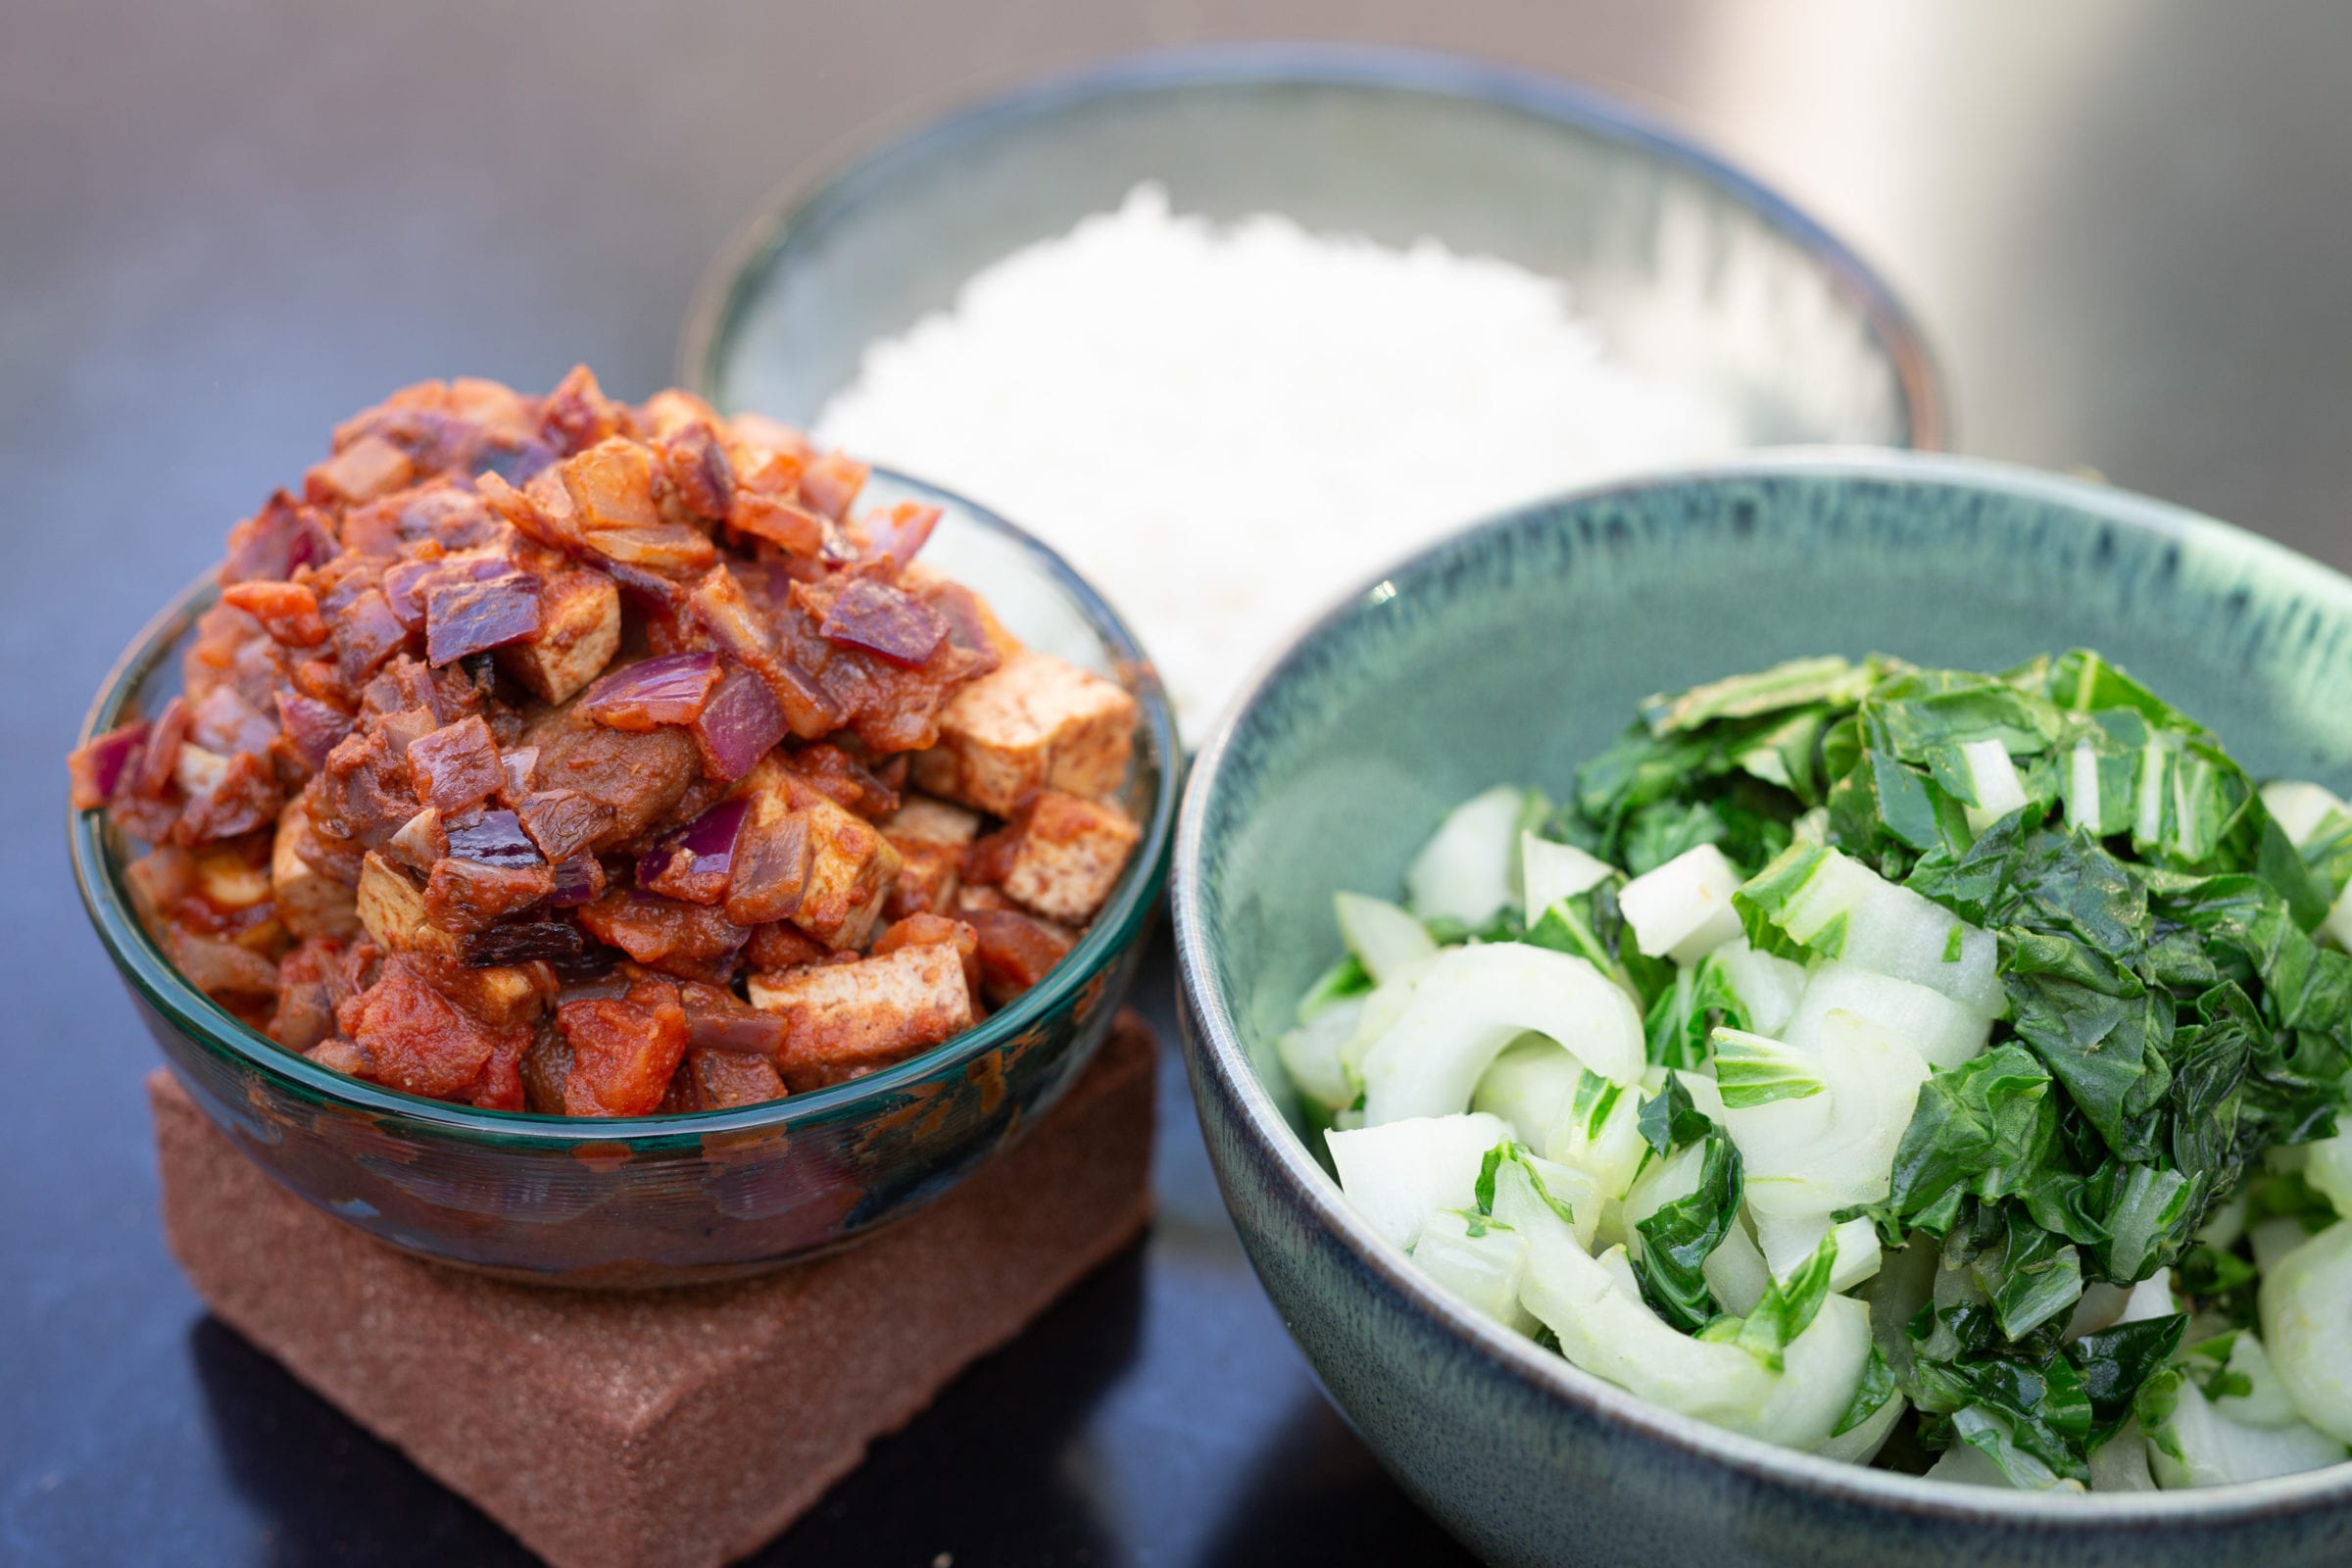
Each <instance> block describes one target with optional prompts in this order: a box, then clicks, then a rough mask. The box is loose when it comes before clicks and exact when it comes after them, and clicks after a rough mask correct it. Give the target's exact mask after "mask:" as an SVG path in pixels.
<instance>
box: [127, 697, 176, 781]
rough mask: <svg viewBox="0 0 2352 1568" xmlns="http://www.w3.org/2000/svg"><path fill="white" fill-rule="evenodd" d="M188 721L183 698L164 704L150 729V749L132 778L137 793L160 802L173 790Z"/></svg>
mask: <svg viewBox="0 0 2352 1568" xmlns="http://www.w3.org/2000/svg"><path fill="white" fill-rule="evenodd" d="M188 724H189V716H188V705H187V703H186V701H185V700H184V699H182V698H178V697H174V698H172V700H171V701H170V702H168V703H166V704H165V705H164V711H162V712H161V713H158V714H157V715H156V718H155V723H154V726H153V727H152V728H150V729H149V730H148V732H147V750H146V751H145V752H144V753H142V754H141V755H140V757H139V765H138V770H137V771H136V772H135V773H133V774H132V775H131V777H130V788H131V789H132V790H133V791H134V792H135V793H137V794H140V795H145V796H150V797H152V798H154V799H156V800H159V801H160V800H162V799H163V798H164V793H165V792H166V791H167V790H169V789H171V787H172V772H173V770H174V769H176V768H177V767H178V765H179V748H180V744H181V743H182V742H183V741H185V740H186V739H187V738H188Z"/></svg>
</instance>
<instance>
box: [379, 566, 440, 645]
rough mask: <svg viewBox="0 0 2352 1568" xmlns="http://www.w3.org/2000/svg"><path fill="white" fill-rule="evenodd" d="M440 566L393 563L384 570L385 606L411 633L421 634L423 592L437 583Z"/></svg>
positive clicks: (422, 625) (422, 626)
mask: <svg viewBox="0 0 2352 1568" xmlns="http://www.w3.org/2000/svg"><path fill="white" fill-rule="evenodd" d="M440 576H441V563H440V562H439V561H438V560H435V561H396V562H394V563H393V564H391V565H389V566H386V567H385V568H384V603H385V604H387V605H390V606H391V607H392V613H393V614H395V615H398V616H399V617H400V623H401V624H402V625H404V626H406V627H408V628H409V630H411V631H422V630H424V594H425V590H426V589H428V588H430V587H432V585H433V584H434V583H435V582H436V581H438V580H439V579H440Z"/></svg>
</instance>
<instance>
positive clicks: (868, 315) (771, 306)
mask: <svg viewBox="0 0 2352 1568" xmlns="http://www.w3.org/2000/svg"><path fill="white" fill-rule="evenodd" d="M1144 180H1156V181H1158V182H1159V183H1160V184H1162V185H1164V186H1166V187H1167V190H1168V192H1169V196H1170V199H1171V201H1172V203H1173V205H1174V207H1175V209H1176V210H1177V211H1178V212H1183V213H1200V214H1203V215H1205V216H1207V217H1209V218H1211V219H1219V220H1230V219H1236V218H1242V217H1246V216H1248V215H1250V214H1252V213H1260V212H1278V213H1287V214H1289V215H1290V216H1291V217H1293V218H1295V219H1297V220H1298V221H1300V222H1301V223H1303V224H1305V225H1306V226H1308V227H1309V228H1312V229H1316V230H1319V231H1324V232H1337V233H1352V234H1362V235H1366V236H1368V237H1370V238H1372V239H1374V240H1378V241H1381V242H1383V243H1386V244H1391V245H1406V244H1410V243H1411V242H1412V241H1414V240H1416V239H1419V238H1422V237H1423V236H1431V237H1435V238H1436V239H1439V240H1441V241H1443V242H1445V243H1446V245H1447V246H1449V247H1451V248H1452V249H1454V250H1457V251H1461V252H1466V253H1472V254H1485V255H1492V256H1498V257H1501V258H1503V259H1504V260H1506V261H1510V262H1515V263H1517V264H1519V265H1520V266H1522V267H1526V268H1529V269H1532V270H1535V271H1538V272H1542V273H1545V274H1547V275H1550V276H1553V277H1558V278H1561V279H1563V280H1565V281H1566V283H1567V284H1568V286H1569V289H1570V291H1571V294H1572V297H1573V298H1574V300H1575V302H1576V308H1577V311H1578V313H1579V314H1580V315H1581V316H1583V317H1585V318H1587V319H1591V320H1592V321H1593V323H1594V325H1595V326H1596V327H1597V328H1598V330H1599V332H1600V335H1601V337H1602V339H1603V340H1604V341H1605V342H1606V343H1607V345H1608V347H1609V350H1610V352H1611V353H1612V354H1613V355H1614V356H1615V357H1616V358H1618V359H1619V360H1621V361H1623V362H1624V363H1627V364H1630V365H1632V366H1634V367H1636V368H1640V369H1642V370H1643V371H1645V372H1647V373H1649V374H1650V375H1652V376H1654V377H1656V378H1659V379H1662V380H1666V381H1670V382H1672V383H1674V384H1676V385H1680V386H1683V387H1686V388H1688V389H1690V390H1691V391H1693V392H1695V393H1697V394H1699V395H1701V396H1703V397H1705V398H1706V399H1708V400H1709V401H1711V402H1713V403H1715V404H1716V405H1718V406H1719V407H1721V408H1722V409H1723V410H1724V411H1725V412H1726V414H1727V416H1728V418H1729V421H1730V423H1731V425H1732V427H1733V428H1734V429H1735V430H1736V431H1737V432H1738V435H1739V439H1740V443H1741V444H1742V445H1747V446H1771V445H1780V444H1787V443H1792V442H1842V443H1856V444H1864V445H1873V446H1892V447H1917V448H1926V449H1934V448H1937V447H1940V446H1942V445H1944V444H1945V442H1946V440H1947V438H1948V432H1947V429H1946V416H1945V410H1944V399H1943V395H1942V391H1941V388H1940V384H1939V382H1938V378H1937V375H1936V367H1935V363H1934V360H1933V358H1932V357H1931V355H1930V354H1929V352H1928V348H1927V345H1926V344H1925V342H1924V341H1923V340H1922V338H1921V336H1920V333H1919V331H1918V329H1917V327H1916V326H1915V325H1914V324H1913V323H1912V321H1911V319H1910V318H1909V316H1908V315H1907V314H1906V313H1905V311H1904V310H1903V308H1902V306H1901V304H1900V303H1899V302H1898V301H1897V299H1896V298H1895V295H1894V292H1893V291H1892V290H1891V289H1890V288H1888V287H1887V284H1886V283H1885V282H1884V281H1883V280H1881V279H1880V278H1879V276H1878V275H1877V274H1876V273H1875V272H1874V271H1873V270H1871V269H1870V267H1869V266H1868V265H1867V264H1865V263H1864V262H1862V261H1861V260H1860V259H1859V258H1858V257H1856V256H1855V255H1854V254H1853V252H1852V251H1850V250H1848V249H1847V248H1846V247H1845V246H1844V245H1842V244H1840V243H1839V242H1838V240H1837V239H1836V238H1835V237H1834V236H1832V235H1831V234H1829V233H1828V232H1826V231H1825V230H1824V229H1823V228H1822V227H1821V225H1820V224H1818V223H1816V222H1815V221H1813V220H1812V219H1810V218H1808V217H1807V216H1806V215H1805V214H1803V213H1802V212H1800V211H1799V210H1798V209H1797V208H1795V207H1794V206H1792V205H1791V204H1790V203H1789V201H1787V200H1786V199H1785V198H1783V197H1781V196H1780V195H1778V194H1776V193H1775V192H1773V191H1771V190H1769V189H1767V188H1766V187H1764V186H1763V185H1761V184H1759V183H1758V182H1757V181H1756V180H1754V179H1753V178H1751V177H1750V176H1748V175H1747V174H1745V173H1744V172H1741V171H1740V170H1739V169H1737V168H1735V167H1733V166H1732V165H1730V164H1727V163H1725V162H1724V161H1722V160H1721V159H1719V158H1716V157H1715V156H1713V155H1712V154H1710V153H1708V152H1707V151H1705V150H1704V149H1703V148H1701V147H1699V146H1697V145H1695V144H1693V143H1692V142H1691V141H1690V140H1689V139H1688V138H1686V137H1684V136H1682V135H1680V134H1678V133H1677V132H1675V131H1673V130H1671V129H1669V128H1667V127H1665V126H1664V125H1661V124H1658V123H1652V122H1650V121H1649V120H1647V119H1646V118H1644V117H1642V116H1641V115H1639V114H1637V113H1635V112H1633V111H1631V110H1628V109H1627V108H1625V107H1624V106H1622V105H1620V104H1617V103H1614V102H1612V101H1610V100H1609V99H1607V98H1604V97H1602V96H1600V95H1599V94H1596V93H1591V92H1586V91H1583V90H1580V89H1578V88H1575V87H1572V86H1569V85H1567V84H1565V83H1563V82H1559V81H1556V80H1553V79H1550V78H1548V77H1544V76H1539V75H1534V74H1531V73H1525V72H1518V71H1512V70H1509V69H1506V68H1503V67H1499V66H1494V65H1488V64H1484V63H1481V62H1477V61H1471V60H1464V59H1459V58H1454V57H1449V56H1446V55H1439V54H1430V53H1424V52H1418V51H1410V50H1397V49H1370V48H1355V47H1347V46H1334V45H1319V44H1238V45H1216V46H1211V47H1207V48H1198V49H1181V50H1168V51H1163V52H1158V53H1152V54H1144V55H1138V56H1134V57H1131V58H1128V59H1123V60H1118V61H1114V62H1111V63H1110V64H1107V65H1103V66H1096V67H1091V68H1088V69H1086V70H1083V71H1080V72H1078V73H1074V74H1071V75H1067V76H1062V77H1058V78H1055V79H1053V80H1050V81H1047V82H1044V83H1042V84H1040V85H1037V86H1034V87H1029V88H1025V89H1022V90H1020V91H1017V92H1014V93H1011V94H1009V95H1007V96H1005V97H1002V98H998V99H995V100H993V101H991V102H988V103H984V104H981V105H979V106H978V107H976V108H971V109H966V110H963V111H961V112H959V113H956V114H953V115H949V116H947V117H944V118H942V119H939V120H935V121H932V122H930V123H927V124H924V125H922V126H921V127H919V128H917V129H916V130H914V131H913V132H912V133H910V134H908V135H906V136H904V137H903V138H901V139H898V140H894V141H890V142H888V143H886V144H884V145H882V146H880V147H878V148H875V149H873V150H871V151H864V152H862V154H861V155H860V156H858V157H856V158H855V159H853V160H847V161H839V162H836V161H834V160H832V159H827V160H823V161H821V162H820V163H818V164H817V165H815V166H813V167H811V168H808V169H804V170H802V171H801V172H798V173H796V174H795V175H793V176H792V177H791V178H790V179H788V180H787V181H786V183H785V184H784V186H783V187H782V189H781V190H779V191H778V193H777V194H776V196H775V197H774V198H773V199H771V200H770V201H769V202H768V203H767V204H766V205H765V207H764V208H763V209H762V210H761V211H760V214H759V215H757V216H756V217H755V218H754V220H753V221H752V222H751V223H750V225H749V226H748V227H747V228H746V229H745V230H744V231H743V233H742V234H741V235H740V236H739V237H738V239H737V240H736V242H735V243H734V244H733V245H732V246H731V247H729V249H728V250H727V251H725V252H723V253H722V254H721V255H720V256H719V257H718V258H717V260H716V261H715V262H714V263H713V264H712V267H711V271H710V273H709V274H708V276H707V277H706V279H705V282H704V286H703V289H702V292H701V295H700V298H699V299H698V302H697V304H696V307H695V309H694V312H693V314H692V315H691V316H690V317H689V319H688V320H687V324H686V329H685V333H684V336H683V339H682V341H681V343H680V348H679V361H678V379H679V383H680V384H681V385H684V386H688V387H691V388H693V389H694V390H695V391H698V392H700V393H702V394H703V395H705V396H706V397H709V398H710V399H711V401H712V402H714V403H716V404H717V405H718V406H719V407H720V408H722V409H758V410H760V411H761V412H762V413H765V414H770V415H773V416H775V417H778V418H781V419H785V420H788V421H791V422H796V423H808V422H810V421H811V420H813V418H814V417H815V416H816V414H817V412H818V411H819V410H820V409H821V408H822V407H823V406H824V404H825V402H826V400H827V399H828V398H829V397H831V395H832V394H833V393H834V392H836V391H838V390H840V389H841V388H842V387H843V386H845V385H847V384H848V383H849V382H850V380H851V379H852V378H853V377H854V376H855V375H856V374H857V370H858V359H859V356H860V355H861V354H862V353H863V352H864V349H865V347H866V345H867V344H868V343H871V342H873V341H875V340H876V339H879V338H885V337H892V336H896V335H898V334H900V333H902V332H904V331H906V329H907V327H909V326H911V325H912V324H913V323H914V322H915V321H916V320H917V319H920V318H922V317H923V316H924V315H926V314H928V313H930V312H933V311H938V310H941V309H943V308H945V307H946V306H948V305H949V304H950V303H951V302H952V301H953V300H954V298H955V294H956V288H957V287H958V286H959V285H960V284H961V283H962V282H963V280H964V279H965V278H967V277H969V276H970V275H971V274H972V273H973V272H975V271H977V270H980V269H981V268H983V267H985V266H987V265H988V264H989V263H991V262H994V261H996V260H998V259H1000V258H1002V257H1004V256H1005V255H1008V254H1010V253H1011V252H1013V251H1015V250H1018V249H1019V248H1021V247H1022V246H1024V245H1027V244H1030V243H1031V242H1033V241H1036V240H1039V239H1042V238H1045V237H1048V236H1051V235H1058V234H1063V233H1066V232H1068V231H1069V229H1070V228H1071V227H1072V226H1073V225H1074V224H1076V223H1077V221H1079V220H1080V219H1082V218H1084V217H1086V216H1087V215H1089V214H1090V213H1099V212H1103V211H1106V210H1108V209H1111V208H1115V207H1116V206H1118V205H1119V202H1120V200H1121V198H1123V197H1124V196H1125V195H1126V194H1127V192H1128V191H1129V190H1130V189H1132V188H1133V187H1134V186H1135V185H1136V184H1137V183H1138V182H1140V181H1144ZM942 477H950V478H952V476H949V475H943V476H942Z"/></svg>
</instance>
